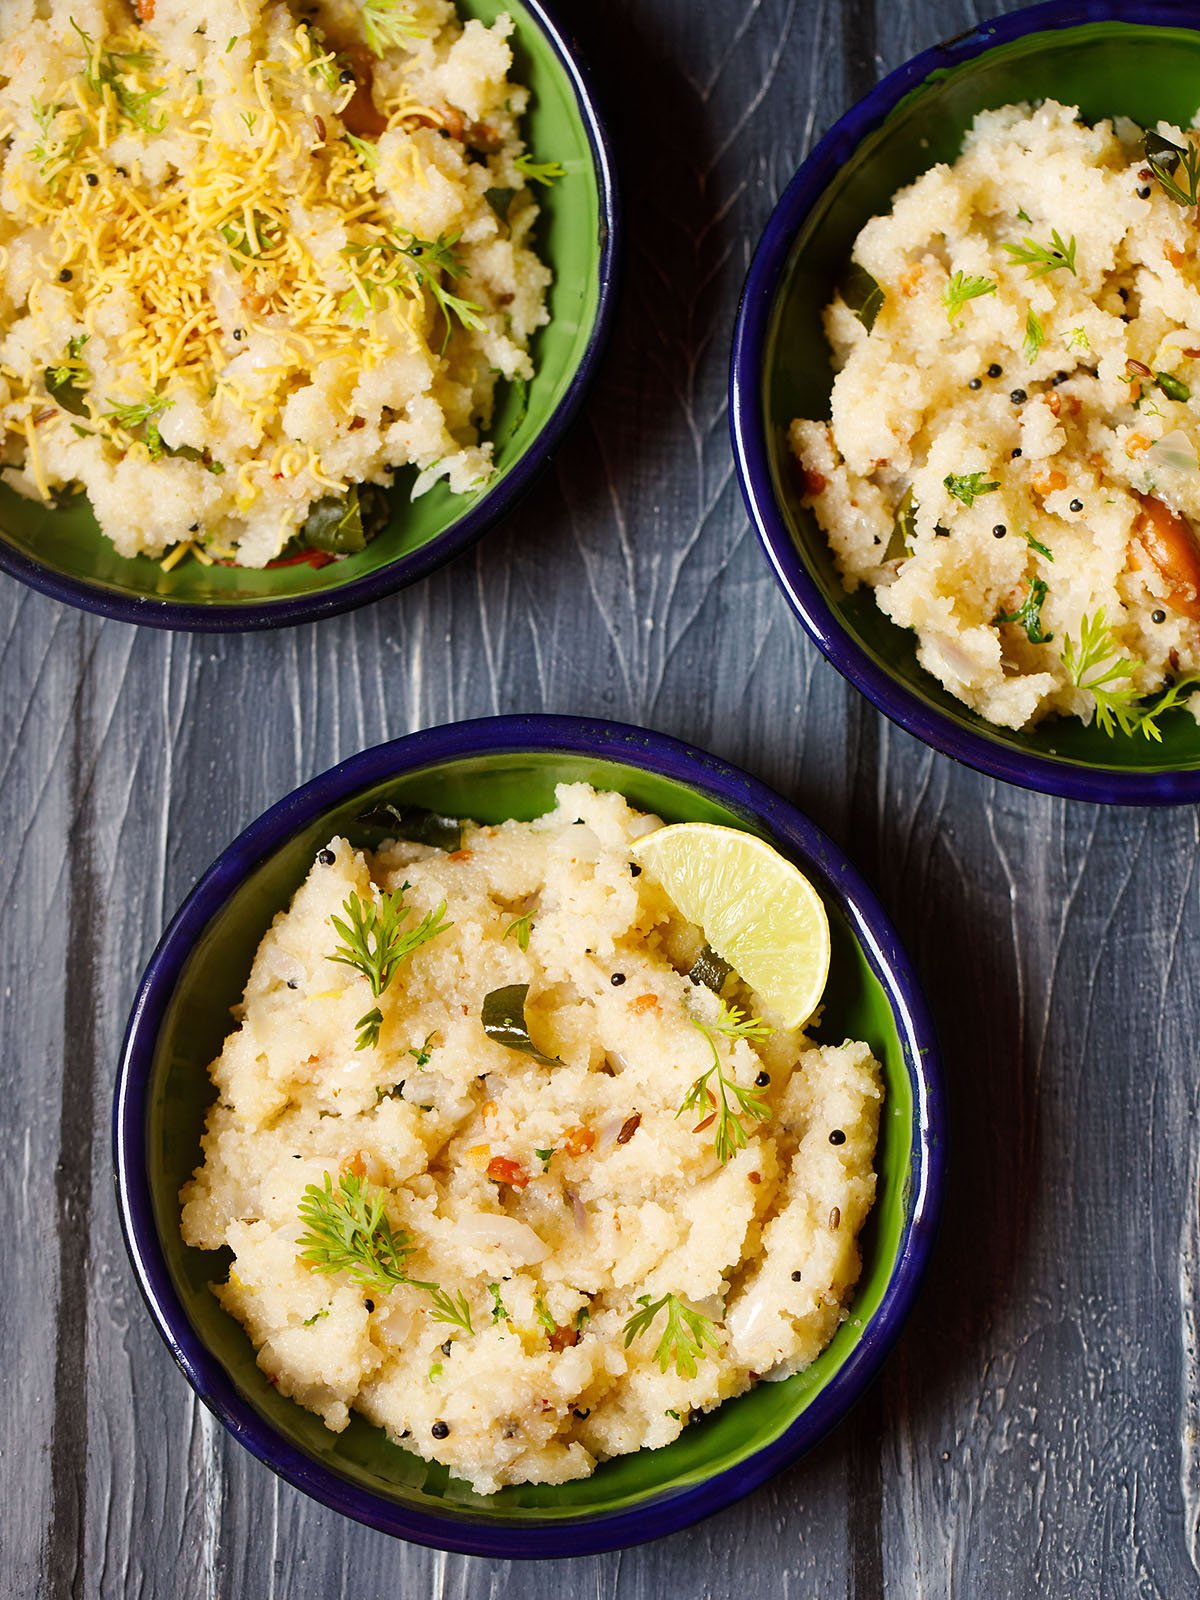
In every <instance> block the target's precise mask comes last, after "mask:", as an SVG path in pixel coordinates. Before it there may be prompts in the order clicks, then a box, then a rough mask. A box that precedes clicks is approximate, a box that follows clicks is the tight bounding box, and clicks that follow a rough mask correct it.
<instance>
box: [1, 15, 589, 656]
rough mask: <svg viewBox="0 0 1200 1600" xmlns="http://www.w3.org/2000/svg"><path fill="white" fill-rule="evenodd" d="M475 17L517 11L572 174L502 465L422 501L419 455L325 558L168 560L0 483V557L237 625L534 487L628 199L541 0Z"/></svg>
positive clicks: (551, 193)
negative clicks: (115, 541)
mask: <svg viewBox="0 0 1200 1600" xmlns="http://www.w3.org/2000/svg"><path fill="white" fill-rule="evenodd" d="M458 9H459V11H460V13H461V14H462V15H464V16H466V17H477V18H479V19H480V20H482V21H483V22H485V23H491V22H493V21H494V20H495V18H496V17H497V16H498V15H499V14H500V13H501V12H508V13H509V14H510V15H511V16H512V18H513V20H514V22H515V23H516V30H515V32H514V34H513V36H512V40H511V44H512V48H513V55H514V68H513V70H514V73H515V74H516V76H517V77H518V78H519V80H520V81H521V82H522V83H524V84H527V85H528V86H529V88H530V89H531V90H532V100H531V105H530V110H529V112H528V114H527V116H526V118H525V122H524V131H525V137H526V139H527V141H528V144H529V148H530V149H531V150H532V151H533V152H534V153H535V154H536V155H537V156H539V157H540V158H543V159H550V158H551V157H552V158H553V159H555V160H557V161H560V162H561V163H562V164H563V166H565V168H566V169H567V170H566V176H565V177H563V178H561V179H559V180H558V181H557V182H556V183H555V184H553V185H552V186H551V187H549V188H546V189H539V191H538V203H539V205H540V206H541V208H542V216H541V218H540V220H539V222H538V225H537V231H536V234H535V238H536V242H537V245H538V249H539V251H540V253H541V255H542V257H543V259H544V260H545V261H547V262H548V263H549V265H550V266H551V267H552V268H553V270H554V283H553V286H552V288H551V290H550V295H549V310H550V322H549V323H548V325H547V326H546V327H545V328H543V329H541V330H540V331H539V332H538V334H537V335H536V337H535V340H534V344H533V349H532V354H533V360H534V365H535V367H536V374H535V376H534V378H533V380H532V381H531V382H530V383H529V385H528V389H527V393H526V392H524V391H522V390H521V389H520V387H519V386H516V385H511V384H510V385H502V386H501V389H500V392H499V394H498V398H497V408H496V414H495V418H494V420H493V424H492V427H491V429H490V430H489V433H488V437H489V438H490V439H491V440H492V441H493V443H494V445H495V457H494V459H495V465H496V471H495V474H494V476H493V478H492V480H491V482H490V483H489V484H488V486H487V487H486V488H485V489H483V490H481V491H479V492H478V493H475V494H469V495H454V494H451V493H450V491H449V490H448V489H447V488H446V486H445V484H444V483H439V484H437V485H435V487H434V488H433V489H431V490H430V491H429V493H428V494H425V495H423V496H422V497H421V499H419V500H416V501H410V499H409V491H410V489H411V486H412V483H413V480H414V477H415V471H414V470H413V469H406V470H404V471H402V472H399V473H397V475H396V482H395V487H394V489H393V491H392V517H391V521H390V523H389V524H388V526H387V528H386V529H385V530H384V531H383V532H382V533H381V534H380V535H379V536H378V537H377V538H376V539H374V540H373V541H372V542H371V543H370V544H369V545H368V546H367V548H366V549H365V550H364V551H363V552H362V553H361V554H359V555H354V556H348V557H346V558H345V559H343V560H340V561H336V562H333V563H331V564H330V565H328V566H325V567H321V568H319V569H315V568H313V567H312V566H309V565H307V564H305V565H293V566H283V567H272V568H268V569H266V570H264V571H256V570H251V569H248V568H236V567H222V566H216V565H214V566H209V567H205V566H202V565H201V564H200V563H199V562H197V561H183V562H181V563H180V564H179V565H178V566H177V567H175V568H174V569H173V570H172V571H171V572H164V571H163V570H162V567H161V566H160V565H159V563H158V561H156V560H153V559H151V558H150V557H148V556H137V557H134V558H132V559H127V558H125V557H122V556H119V555H117V553H116V551H115V550H114V549H113V547H112V545H111V544H110V543H109V541H108V540H107V539H105V538H104V537H103V535H102V534H101V533H100V531H99V529H98V527H97V525H96V521H95V518H94V517H93V515H92V512H91V508H90V506H89V505H88V504H87V501H86V500H85V499H84V498H83V497H82V496H80V497H77V498H76V499H73V500H72V501H71V502H70V503H69V506H68V507H66V508H64V509H54V508H51V507H47V506H43V505H40V504H38V503H35V502H33V501H29V500H25V499H23V498H21V497H20V496H19V495H17V494H15V493H13V492H12V491H11V490H9V489H7V488H4V487H2V486H0V570H2V571H5V572H8V573H10V574H11V575H12V576H13V577H15V578H20V579H21V580H22V581H23V582H25V583H28V584H29V585H31V587H33V588H35V589H40V590H41V591H42V592H43V593H44V594H49V595H52V596H53V597H54V598H55V599H57V600H65V601H66V602H67V603H68V604H70V605H76V606H81V607H82V608H83V609H84V610H85V611H95V612H100V613H102V614H103V615H105V616H110V617H118V618H120V619H121V620H122V621H124V622H135V623H141V624H143V625H149V626H150V627H158V628H186V629H190V630H193V631H197V632H214V633H215V632H231V631H238V630H242V629H247V628H272V627H283V626H287V625H290V624H293V623H299V622H311V621H314V620H316V619H318V618H320V617H325V616H331V615H332V614H334V613H335V612H338V611H347V610H349V609H351V608H352V607H354V606H359V605H363V604H364V603H365V602H367V601H369V600H376V599H378V598H379V597H380V596H381V595H385V594H390V593H391V592H392V591H394V590H396V589H401V588H403V587H404V586H405V585H406V584H410V583H414V582H415V581H416V580H417V579H418V578H423V577H425V576H426V575H427V574H428V573H430V572H432V571H433V570H434V569H435V568H437V567H440V566H441V565H443V563H445V562H447V561H449V560H450V559H451V558H452V557H453V556H456V555H458V554H459V553H460V552H461V551H463V550H465V549H467V548H468V546H470V545H471V544H473V543H474V541H475V540H476V539H477V538H479V536H480V535H481V534H482V533H483V532H485V530H486V529H488V528H489V527H491V526H492V524H493V523H495V522H496V521H497V520H498V519H499V518H500V517H502V516H504V515H505V513H506V512H508V511H510V510H511V509H512V507H513V506H514V505H515V504H516V502H517V501H518V500H519V499H520V497H521V496H522V494H524V492H525V491H526V490H527V489H528V488H529V486H530V485H531V483H532V482H533V480H534V479H535V478H536V476H537V474H538V473H539V472H540V471H541V469H542V467H544V466H545V464H546V462H547V461H548V459H549V458H550V456H551V454H552V453H553V451H554V450H555V449H556V447H557V446H558V445H559V443H560V442H561V440H562V438H563V435H564V434H565V432H566V430H567V427H568V425H569V424H570V422H571V420H572V418H573V417H574V416H575V413H576V412H577V411H578V409H579V406H580V403H581V402H582V400H583V396H584V393H585V391H586V389H587V386H588V383H589V382H590V380H591V378H592V377H593V375H594V372H595V369H596V366H597V364H598V361H599V357H600V353H601V350H602V348H603V345H604V342H605V338H606V335H607V331H608V326H609V322H610V320H611V314H612V309H613V289H614V273H615V263H616V252H617V243H618V225H617V202H616V190H615V182H614V176H613V162H612V154H611V151H610V148H609V143H608V137H607V134H606V132H605V129H604V125H603V123H602V121H601V118H600V113H599V111H598V110H597V108H596V104H595V101H594V99H593V96H592V90H591V88H590V85H589V82H588V77H587V74H586V71H585V69H584V67H583V65H582V63H581V62H580V61H579V60H578V59H577V57H576V54H575V51H574V48H573V46H572V44H571V42H570V39H569V38H568V36H567V33H566V31H565V30H564V29H563V27H562V26H561V25H560V24H559V23H558V22H556V21H555V20H554V17H553V14H552V12H551V11H550V9H549V8H548V7H547V6H546V5H545V4H543V3H542V0H459V6H458Z"/></svg>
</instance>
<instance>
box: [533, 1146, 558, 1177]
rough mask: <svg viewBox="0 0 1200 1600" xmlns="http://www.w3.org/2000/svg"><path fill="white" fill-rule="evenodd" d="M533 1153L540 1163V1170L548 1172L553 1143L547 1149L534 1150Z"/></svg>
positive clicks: (552, 1155)
mask: <svg viewBox="0 0 1200 1600" xmlns="http://www.w3.org/2000/svg"><path fill="white" fill-rule="evenodd" d="M533 1153H534V1155H535V1156H536V1157H537V1158H538V1160H539V1161H540V1162H541V1163H542V1171H543V1172H549V1171H550V1163H551V1161H552V1160H553V1159H554V1147H553V1145H551V1147H550V1149H549V1150H534V1152H533Z"/></svg>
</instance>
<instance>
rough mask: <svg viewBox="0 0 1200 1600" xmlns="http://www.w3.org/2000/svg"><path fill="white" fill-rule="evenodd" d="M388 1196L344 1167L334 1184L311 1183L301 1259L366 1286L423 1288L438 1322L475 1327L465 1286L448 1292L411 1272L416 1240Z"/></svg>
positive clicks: (303, 1206) (380, 1290) (303, 1205)
mask: <svg viewBox="0 0 1200 1600" xmlns="http://www.w3.org/2000/svg"><path fill="white" fill-rule="evenodd" d="M386 1205H387V1197H386V1195H385V1194H384V1192H383V1190H382V1189H376V1188H374V1187H373V1186H372V1185H371V1184H369V1183H368V1182H367V1181H366V1179H365V1178H359V1177H356V1176H355V1174H354V1173H352V1172H343V1173H342V1174H341V1175H340V1176H339V1178H338V1183H337V1188H336V1189H335V1188H334V1186H333V1179H332V1177H331V1176H330V1174H329V1173H328V1172H327V1173H325V1174H324V1184H323V1185H318V1184H315V1183H310V1184H309V1185H308V1186H307V1188H306V1189H305V1191H304V1195H303V1197H302V1199H301V1201H300V1220H301V1222H303V1223H304V1224H305V1226H306V1228H307V1229H308V1232H307V1233H304V1234H302V1235H301V1237H300V1238H299V1239H298V1240H297V1245H298V1247H299V1250H300V1260H301V1262H302V1263H303V1264H304V1265H305V1266H306V1267H309V1268H311V1270H312V1271H313V1272H326V1273H333V1272H344V1273H346V1275H347V1276H348V1277H349V1278H350V1279H351V1280H352V1281H353V1282H354V1283H356V1284H357V1285H358V1286H359V1287H360V1288H362V1289H370V1290H372V1291H373V1292H374V1293H376V1294H390V1293H391V1291H392V1289H394V1288H395V1286H396V1285H397V1284H406V1285H407V1286H408V1287H409V1288H411V1289H421V1290H423V1291H424V1292H425V1293H426V1294H427V1295H428V1296H429V1297H430V1299H431V1301H432V1302H433V1310H432V1312H431V1313H430V1315H431V1317H432V1320H433V1321H434V1322H447V1323H450V1324H452V1325H453V1326H454V1327H458V1328H463V1329H465V1330H466V1332H467V1333H474V1331H475V1330H474V1328H473V1327H472V1326H471V1309H470V1306H469V1305H468V1304H467V1300H466V1297H465V1295H463V1293H462V1292H461V1290H460V1291H459V1292H458V1293H457V1294H454V1295H451V1294H449V1293H447V1291H446V1290H445V1289H443V1288H442V1287H441V1285H440V1284H437V1283H429V1282H426V1281H423V1280H422V1279H420V1278H410V1277H409V1275H408V1272H407V1271H406V1270H405V1261H406V1260H407V1258H408V1257H409V1256H410V1255H412V1253H413V1251H414V1250H415V1249H416V1246H415V1245H414V1244H413V1243H412V1241H411V1239H410V1238H409V1236H408V1234H407V1233H406V1232H405V1231H404V1229H403V1228H393V1227H392V1225H391V1223H390V1222H389V1221H388V1217H387V1210H386Z"/></svg>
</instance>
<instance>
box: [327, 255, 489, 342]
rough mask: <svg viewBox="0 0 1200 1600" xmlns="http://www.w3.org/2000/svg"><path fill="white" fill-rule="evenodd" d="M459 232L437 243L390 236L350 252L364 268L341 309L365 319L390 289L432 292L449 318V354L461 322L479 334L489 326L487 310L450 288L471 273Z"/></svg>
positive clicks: (445, 315) (438, 306)
mask: <svg viewBox="0 0 1200 1600" xmlns="http://www.w3.org/2000/svg"><path fill="white" fill-rule="evenodd" d="M458 240H459V235H458V234H457V233H440V234H439V235H438V236H437V238H436V239H418V238H417V237H416V235H415V234H408V235H404V234H398V233H396V234H390V235H388V236H387V237H385V238H382V239H375V240H373V241H371V242H370V243H369V244H354V245H350V246H349V247H348V248H347V250H346V254H347V256H349V257H350V258H351V260H352V261H354V262H355V263H356V264H357V266H358V268H359V270H358V271H357V272H356V273H355V279H354V287H353V288H352V289H350V290H348V291H347V292H346V294H344V295H343V296H342V301H341V308H342V310H343V311H344V312H346V313H347V314H348V315H349V316H351V317H353V318H355V319H356V320H358V321H361V320H362V318H363V317H364V316H365V315H366V313H367V311H368V310H371V309H373V308H374V306H375V303H376V301H377V300H378V299H379V298H380V296H382V295H384V294H386V293H387V291H388V290H395V291H397V292H399V293H402V294H403V293H407V294H428V295H429V297H430V298H431V299H432V300H433V302H434V304H435V305H436V306H437V308H438V310H439V311H440V312H441V313H442V316H443V317H444V318H445V323H446V331H445V337H444V338H443V340H442V351H443V352H444V351H445V349H446V346H447V344H449V342H450V334H451V331H452V329H453V324H454V322H455V321H457V322H459V323H460V324H461V326H462V327H464V328H469V329H471V330H472V331H474V332H476V333H478V332H480V331H481V330H482V329H483V327H484V322H483V308H482V306H480V305H477V304H476V302H475V301H473V300H466V299H464V298H463V297H462V296H461V295H457V294H454V293H453V292H452V291H451V290H450V289H448V288H447V287H446V283H445V281H444V280H447V279H448V280H449V281H450V282H451V283H454V282H456V281H457V280H458V279H459V278H462V277H465V276H466V275H467V269H466V266H465V265H464V263H463V259H462V257H461V255H460V254H459V253H458V251H457V250H456V249H455V246H456V245H457V243H458Z"/></svg>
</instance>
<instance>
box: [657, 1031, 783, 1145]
mask: <svg viewBox="0 0 1200 1600" xmlns="http://www.w3.org/2000/svg"><path fill="white" fill-rule="evenodd" d="M692 1026H693V1027H694V1028H697V1029H698V1030H699V1031H700V1032H701V1033H702V1034H703V1035H704V1037H705V1038H706V1039H707V1040H708V1044H709V1048H710V1049H711V1051H712V1054H713V1064H712V1066H711V1067H709V1069H708V1071H707V1072H702V1073H701V1074H700V1076H699V1077H698V1078H697V1079H696V1081H695V1082H694V1083H693V1084H692V1085H691V1087H690V1088H689V1089H688V1092H687V1094H686V1095H685V1096H684V1098H683V1103H682V1105H681V1106H680V1107H679V1110H678V1111H677V1112H676V1113H675V1116H676V1118H677V1119H678V1118H679V1117H682V1116H683V1115H684V1113H685V1112H688V1111H691V1110H693V1109H694V1108H695V1107H697V1106H710V1107H711V1108H712V1109H711V1110H709V1111H708V1113H707V1115H706V1116H705V1117H704V1118H703V1120H702V1121H701V1122H699V1123H697V1125H696V1128H695V1130H694V1131H695V1132H696V1133H702V1132H703V1131H704V1129H705V1128H708V1127H711V1126H712V1125H713V1124H714V1123H715V1124H716V1131H715V1133H714V1135H713V1152H714V1154H715V1155H716V1158H717V1160H718V1161H719V1162H720V1163H721V1165H722V1166H724V1165H725V1163H726V1162H727V1161H729V1160H731V1159H732V1157H733V1156H734V1154H735V1153H736V1152H737V1151H738V1150H744V1149H745V1147H746V1138H747V1135H746V1128H745V1125H744V1123H743V1121H742V1119H743V1118H746V1119H748V1120H751V1121H754V1122H762V1121H763V1120H764V1118H766V1117H768V1116H770V1107H769V1106H768V1105H767V1103H766V1101H765V1100H764V1099H763V1098H762V1096H761V1095H759V1094H756V1093H755V1091H754V1089H753V1088H752V1087H751V1088H747V1087H746V1086H745V1085H744V1084H740V1083H738V1081H737V1079H736V1078H733V1077H730V1076H728V1075H727V1074H726V1072H725V1069H724V1068H723V1067H722V1065H721V1056H720V1053H719V1051H718V1050H717V1043H716V1040H715V1039H714V1038H713V1034H714V1033H720V1034H724V1036H725V1037H726V1038H727V1039H765V1038H766V1036H767V1035H768V1034H769V1033H770V1031H771V1030H770V1028H768V1027H767V1026H766V1025H765V1024H764V1023H762V1022H760V1021H759V1020H758V1018H757V1017H746V1016H744V1015H743V1013H742V1012H741V1011H739V1010H738V1008H737V1007H736V1006H730V1005H726V1004H725V1002H724V1001H722V1002H721V1008H720V1010H719V1011H718V1013H717V1020H716V1021H715V1022H713V1023H707V1024H706V1023H703V1022H700V1021H698V1020H697V1019H696V1018H695V1017H693V1018H692ZM710 1080H715V1084H716V1087H715V1090H714V1088H713V1087H712V1084H711V1083H710Z"/></svg>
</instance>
